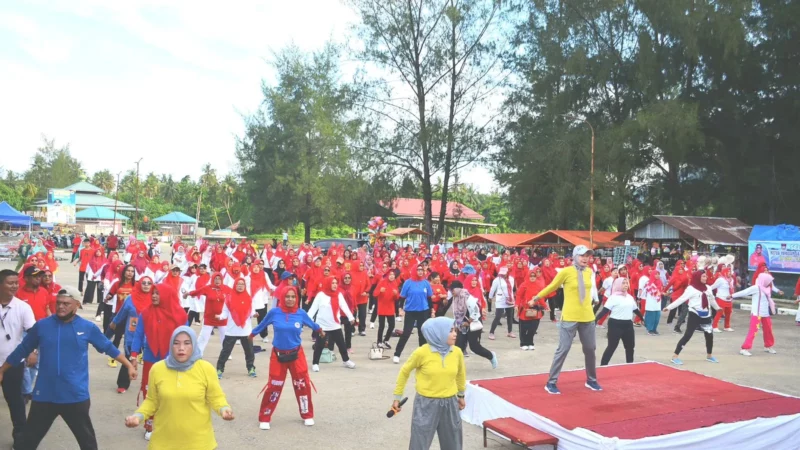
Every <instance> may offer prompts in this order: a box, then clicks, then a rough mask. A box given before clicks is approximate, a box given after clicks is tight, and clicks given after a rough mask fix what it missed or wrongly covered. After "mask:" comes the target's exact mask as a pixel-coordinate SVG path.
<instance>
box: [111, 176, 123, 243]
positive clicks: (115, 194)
mask: <svg viewBox="0 0 800 450" xmlns="http://www.w3.org/2000/svg"><path fill="white" fill-rule="evenodd" d="M121 173H122V172H118V173H117V191H116V192H115V193H114V220H113V221H111V230H113V231H114V232H115V233H116V231H117V199H119V176H120V174H121ZM120 231H122V227H120ZM114 250H116V249H114Z"/></svg>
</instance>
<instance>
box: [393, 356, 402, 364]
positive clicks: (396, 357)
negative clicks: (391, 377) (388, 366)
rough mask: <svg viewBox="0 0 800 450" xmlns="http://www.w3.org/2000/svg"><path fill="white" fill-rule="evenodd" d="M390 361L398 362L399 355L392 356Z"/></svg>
mask: <svg viewBox="0 0 800 450" xmlns="http://www.w3.org/2000/svg"><path fill="white" fill-rule="evenodd" d="M392 362H393V363H395V364H400V357H399V356H394V357H392Z"/></svg>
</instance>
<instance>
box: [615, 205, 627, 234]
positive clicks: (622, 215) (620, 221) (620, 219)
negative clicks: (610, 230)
mask: <svg viewBox="0 0 800 450" xmlns="http://www.w3.org/2000/svg"><path fill="white" fill-rule="evenodd" d="M627 212H628V211H627V209H626V208H625V200H623V201H622V207H621V208H620V210H619V214H618V215H617V231H619V232H620V233H624V232H626V231H628V225H627V223H626V216H627V215H628V214H627Z"/></svg>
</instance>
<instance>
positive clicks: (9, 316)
mask: <svg viewBox="0 0 800 450" xmlns="http://www.w3.org/2000/svg"><path fill="white" fill-rule="evenodd" d="M0 319H2V329H0V333H1V334H2V335H0V361H3V362H5V361H6V359H8V355H10V354H11V352H13V351H14V349H16V348H17V346H18V345H19V344H21V343H22V335H23V334H24V332H25V331H27V330H30V329H31V328H33V325H34V324H35V323H36V319H35V318H34V317H33V310H32V309H31V306H30V305H29V304H27V303H26V302H23V301H22V300H20V299H18V298H17V297H13V298H12V299H11V301H10V302H8V305H6V306H2V307H0ZM6 335H8V336H9V337H11V339H6Z"/></svg>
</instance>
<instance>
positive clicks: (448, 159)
mask: <svg viewBox="0 0 800 450" xmlns="http://www.w3.org/2000/svg"><path fill="white" fill-rule="evenodd" d="M451 6H452V3H451ZM451 24H452V26H451V30H450V61H451V66H450V111H449V114H448V118H447V151H446V153H445V157H444V179H443V180H442V206H441V208H440V209H439V220H438V225H437V227H436V236H435V237H434V239H433V242H439V240H440V239H441V238H442V235H443V233H444V220H445V218H446V217H447V197H448V194H449V191H450V170H451V167H450V166H451V165H452V163H453V144H454V141H455V137H454V136H453V135H454V133H455V116H456V82H457V81H458V72H456V23H455V22H454V21H453V22H451Z"/></svg>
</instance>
